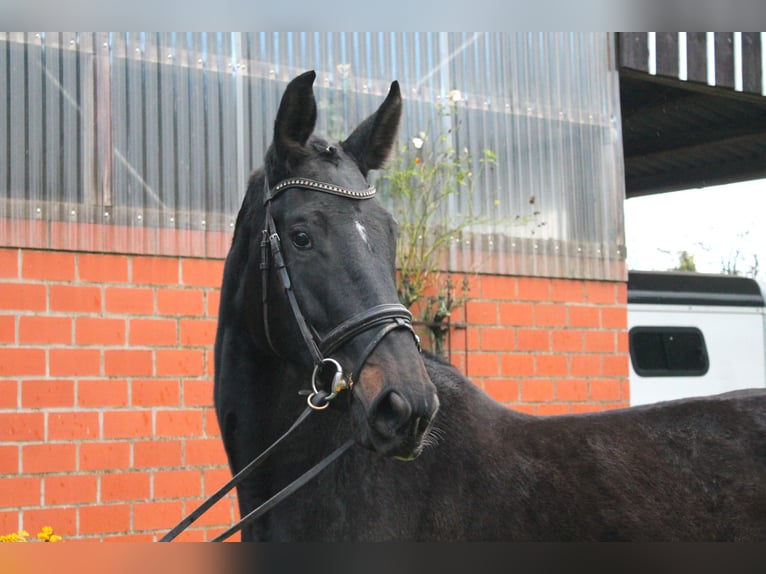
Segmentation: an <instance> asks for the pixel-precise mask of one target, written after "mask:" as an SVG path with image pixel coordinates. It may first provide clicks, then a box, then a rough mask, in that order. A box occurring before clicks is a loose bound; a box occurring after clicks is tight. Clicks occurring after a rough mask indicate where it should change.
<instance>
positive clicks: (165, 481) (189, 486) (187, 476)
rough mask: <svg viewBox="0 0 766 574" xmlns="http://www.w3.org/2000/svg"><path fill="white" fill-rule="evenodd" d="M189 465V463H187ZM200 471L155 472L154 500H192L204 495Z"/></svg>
mask: <svg viewBox="0 0 766 574" xmlns="http://www.w3.org/2000/svg"><path fill="white" fill-rule="evenodd" d="M187 464H188V463H187ZM201 491H202V481H201V476H200V471H198V470H164V471H163V470H161V471H156V472H154V498H155V499H158V498H190V497H194V496H200V495H201V494H202V492H201Z"/></svg>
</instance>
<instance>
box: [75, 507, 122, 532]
mask: <svg viewBox="0 0 766 574" xmlns="http://www.w3.org/2000/svg"><path fill="white" fill-rule="evenodd" d="M129 530H130V505H129V504H104V505H99V506H82V507H80V534H104V533H106V532H128V531H129Z"/></svg>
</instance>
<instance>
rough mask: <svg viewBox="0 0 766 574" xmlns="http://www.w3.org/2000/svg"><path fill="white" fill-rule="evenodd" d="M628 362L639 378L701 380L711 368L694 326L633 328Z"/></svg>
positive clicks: (701, 337)
mask: <svg viewBox="0 0 766 574" xmlns="http://www.w3.org/2000/svg"><path fill="white" fill-rule="evenodd" d="M630 360H631V362H632V363H633V370H634V371H636V373H637V374H638V375H640V376H642V377H701V376H702V375H704V374H705V373H707V371H708V368H709V367H710V362H709V360H708V354H707V348H706V346H705V337H704V336H703V335H702V331H700V330H699V329H697V328H696V327H634V328H632V329H631V330H630Z"/></svg>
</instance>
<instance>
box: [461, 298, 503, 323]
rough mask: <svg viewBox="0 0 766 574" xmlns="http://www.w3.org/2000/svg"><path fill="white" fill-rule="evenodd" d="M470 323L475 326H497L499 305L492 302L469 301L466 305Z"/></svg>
mask: <svg viewBox="0 0 766 574" xmlns="http://www.w3.org/2000/svg"><path fill="white" fill-rule="evenodd" d="M465 311H466V314H467V317H468V321H469V322H470V323H471V324H473V325H497V324H498V323H497V318H498V304H497V303H494V302H491V301H468V302H466V304H465Z"/></svg>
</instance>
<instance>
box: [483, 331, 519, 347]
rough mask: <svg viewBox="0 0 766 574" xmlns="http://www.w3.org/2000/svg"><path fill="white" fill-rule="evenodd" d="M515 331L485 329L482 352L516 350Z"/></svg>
mask: <svg viewBox="0 0 766 574" xmlns="http://www.w3.org/2000/svg"><path fill="white" fill-rule="evenodd" d="M513 331H514V330H513V329H507V328H506V329H493V328H485V329H482V330H481V347H480V348H481V350H482V351H512V350H513V349H514V348H515V343H516V341H515V339H516V337H515V334H514V332H513Z"/></svg>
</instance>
